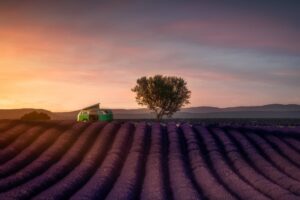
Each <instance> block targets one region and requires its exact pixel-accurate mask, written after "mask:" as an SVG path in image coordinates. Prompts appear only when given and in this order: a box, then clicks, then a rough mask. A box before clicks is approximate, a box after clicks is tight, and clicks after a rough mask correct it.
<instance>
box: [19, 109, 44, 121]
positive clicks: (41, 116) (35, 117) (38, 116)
mask: <svg viewBox="0 0 300 200" xmlns="http://www.w3.org/2000/svg"><path fill="white" fill-rule="evenodd" d="M49 119H50V116H49V115H47V114H46V113H43V112H40V113H38V112H36V111H33V112H30V113H27V114H25V115H23V116H22V117H21V120H49Z"/></svg>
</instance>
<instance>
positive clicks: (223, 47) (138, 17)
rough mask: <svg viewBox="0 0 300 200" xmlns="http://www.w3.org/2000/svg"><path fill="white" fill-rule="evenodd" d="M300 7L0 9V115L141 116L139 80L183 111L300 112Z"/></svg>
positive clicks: (258, 0)
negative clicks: (28, 111) (92, 112)
mask: <svg viewBox="0 0 300 200" xmlns="http://www.w3.org/2000/svg"><path fill="white" fill-rule="evenodd" d="M299 9H300V1H297V0H286V1H277V0H273V1H267V0H252V1H234V0H224V1H216V0H211V1H204V0H202V1H201V0H199V1H193V0H190V1H180V0H172V1H170V0H160V1H158V0H152V1H142V0H139V1H127V0H122V1H121V0H120V1H115V0H110V1H103V0H102V1H101V0H100V1H95V0H94V1H93V0H81V1H79V0H72V1H71V0H19V1H18V0H10V1H0V109H11V108H44V109H49V110H52V111H69V110H75V109H80V108H82V107H86V106H88V105H90V104H93V103H97V102H100V103H101V106H102V107H106V108H138V107H139V106H138V105H137V103H136V101H135V94H134V93H133V92H131V88H133V87H134V86H135V83H136V80H137V79H138V78H139V77H141V76H152V75H156V74H162V75H167V76H180V77H182V78H184V79H185V80H186V81H187V86H188V88H189V89H190V90H191V92H192V95H191V99H190V102H191V104H189V105H188V106H218V107H231V106H243V105H264V104H270V103H282V104H300V39H299V35H300V12H299Z"/></svg>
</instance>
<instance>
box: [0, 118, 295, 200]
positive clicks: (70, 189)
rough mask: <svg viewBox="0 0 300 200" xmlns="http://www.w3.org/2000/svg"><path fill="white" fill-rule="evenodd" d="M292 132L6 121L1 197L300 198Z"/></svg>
mask: <svg viewBox="0 0 300 200" xmlns="http://www.w3.org/2000/svg"><path fill="white" fill-rule="evenodd" d="M289 132H290V129H279V128H266V127H264V128H259V127H245V126H244V127H240V126H226V127H216V126H214V127H212V126H211V127H205V126H202V125H196V124H195V125H191V124H187V123H183V124H180V125H178V124H175V123H172V122H170V123H168V124H167V125H161V124H158V123H154V124H147V123H144V122H141V123H138V124H136V125H134V124H132V123H123V124H120V123H108V124H107V123H91V124H89V123H74V122H68V121H62V122H47V123H46V122H45V123H42V122H40V123H25V122H14V121H11V122H2V123H0V199H30V198H34V199H67V198H71V199H299V197H300V170H299V169H300V148H299V146H300V137H299V136H300V135H298V134H300V133H299V130H296V129H294V132H295V133H289ZM297 132H298V133H297Z"/></svg>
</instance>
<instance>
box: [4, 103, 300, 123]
mask: <svg viewBox="0 0 300 200" xmlns="http://www.w3.org/2000/svg"><path fill="white" fill-rule="evenodd" d="M34 110H36V111H38V112H44V113H47V114H48V115H49V116H50V117H51V119H56V120H61V119H75V118H76V115H77V113H78V111H71V112H51V111H48V110H44V109H32V108H25V109H0V119H19V118H20V117H21V116H23V115H24V114H26V113H29V112H32V111H34ZM112 110H113V113H114V117H115V119H150V118H154V113H153V112H150V111H149V110H147V109H145V108H142V109H112ZM173 118H187V119H188V118H299V119H300V105H297V104H287V105H283V104H268V105H263V106H240V107H228V108H218V107H208V106H200V107H189V108H183V109H181V111H180V112H177V113H176V114H175V115H174V116H173Z"/></svg>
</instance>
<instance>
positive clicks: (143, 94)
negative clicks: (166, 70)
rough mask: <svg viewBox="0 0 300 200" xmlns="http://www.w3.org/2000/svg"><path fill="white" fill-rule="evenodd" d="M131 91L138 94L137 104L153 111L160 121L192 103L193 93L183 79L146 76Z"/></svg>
mask: <svg viewBox="0 0 300 200" xmlns="http://www.w3.org/2000/svg"><path fill="white" fill-rule="evenodd" d="M131 90H132V91H133V92H135V93H136V101H137V103H138V104H139V105H145V106H147V107H148V109H150V110H153V111H154V112H155V114H156V118H157V119H158V120H161V119H162V118H163V116H165V115H166V116H168V117H171V116H172V115H173V114H174V113H175V112H177V111H179V110H180V108H181V107H182V106H184V105H186V104H189V103H190V102H189V98H190V97H191V91H189V90H188V89H187V83H186V81H185V80H184V79H182V78H181V77H176V76H162V75H155V76H153V77H145V76H144V77H141V78H139V79H138V80H137V85H136V86H135V87H134V88H132V89H131Z"/></svg>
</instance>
